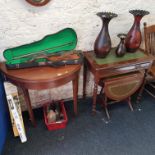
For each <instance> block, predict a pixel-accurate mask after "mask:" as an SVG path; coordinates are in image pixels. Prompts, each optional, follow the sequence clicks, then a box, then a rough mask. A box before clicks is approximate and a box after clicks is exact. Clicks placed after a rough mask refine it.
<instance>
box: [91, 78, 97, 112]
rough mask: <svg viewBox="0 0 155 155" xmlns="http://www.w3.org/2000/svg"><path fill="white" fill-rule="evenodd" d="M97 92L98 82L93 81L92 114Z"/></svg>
mask: <svg viewBox="0 0 155 155" xmlns="http://www.w3.org/2000/svg"><path fill="white" fill-rule="evenodd" d="M97 90H98V81H96V80H95V83H94V91H93V107H92V112H93V114H95V113H96V98H97Z"/></svg>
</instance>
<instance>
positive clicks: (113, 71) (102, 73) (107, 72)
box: [95, 62, 152, 78]
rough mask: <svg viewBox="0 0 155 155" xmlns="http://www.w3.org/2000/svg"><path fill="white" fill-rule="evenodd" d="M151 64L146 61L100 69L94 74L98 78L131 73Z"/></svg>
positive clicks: (146, 67)
mask: <svg viewBox="0 0 155 155" xmlns="http://www.w3.org/2000/svg"><path fill="white" fill-rule="evenodd" d="M151 64H152V63H151V62H146V63H140V64H132V65H130V66H123V67H117V68H115V67H113V68H110V69H102V70H98V71H96V75H95V76H97V77H99V78H106V77H110V76H115V75H120V74H126V73H131V72H135V71H140V70H145V69H148V68H150V67H151Z"/></svg>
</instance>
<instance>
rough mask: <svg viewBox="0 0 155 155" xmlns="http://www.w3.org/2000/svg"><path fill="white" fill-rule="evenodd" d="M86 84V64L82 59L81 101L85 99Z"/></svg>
mask: <svg viewBox="0 0 155 155" xmlns="http://www.w3.org/2000/svg"><path fill="white" fill-rule="evenodd" d="M86 83H87V64H86V60H85V59H84V65H83V99H85V98H86Z"/></svg>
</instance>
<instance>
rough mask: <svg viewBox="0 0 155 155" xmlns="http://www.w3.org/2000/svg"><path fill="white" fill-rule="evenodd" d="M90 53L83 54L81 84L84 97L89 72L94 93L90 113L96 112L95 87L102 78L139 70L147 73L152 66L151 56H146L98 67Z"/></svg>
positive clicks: (152, 58)
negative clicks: (91, 76) (82, 79)
mask: <svg viewBox="0 0 155 155" xmlns="http://www.w3.org/2000/svg"><path fill="white" fill-rule="evenodd" d="M92 52H94V51H88V52H84V60H85V62H84V77H83V78H84V81H83V82H84V83H83V96H85V95H86V81H87V74H86V72H87V71H88V70H89V71H90V72H91V73H92V74H93V76H94V93H93V107H92V111H93V112H95V111H96V97H97V90H98V88H97V86H98V84H99V81H100V80H101V79H102V78H108V77H111V76H115V75H121V74H125V73H132V72H135V71H139V70H145V71H147V69H148V68H150V66H151V65H152V61H153V60H154V57H152V56H151V55H147V54H146V56H145V57H143V58H138V59H132V60H129V61H122V62H115V63H110V64H104V65H98V64H96V62H95V61H94V59H92Z"/></svg>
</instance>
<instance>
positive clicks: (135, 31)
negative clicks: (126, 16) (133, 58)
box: [125, 10, 149, 53]
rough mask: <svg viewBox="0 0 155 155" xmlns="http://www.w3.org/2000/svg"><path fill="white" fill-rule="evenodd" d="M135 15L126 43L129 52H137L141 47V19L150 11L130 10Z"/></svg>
mask: <svg viewBox="0 0 155 155" xmlns="http://www.w3.org/2000/svg"><path fill="white" fill-rule="evenodd" d="M129 12H130V13H131V14H132V15H133V16H134V23H133V25H132V27H131V29H130V31H129V32H128V34H127V37H126V40H125V45H126V48H127V52H131V53H132V52H136V50H137V49H138V48H139V47H140V44H141V40H142V36H141V31H140V21H141V19H142V17H143V16H145V15H148V14H149V12H148V11H145V10H130V11H129Z"/></svg>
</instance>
